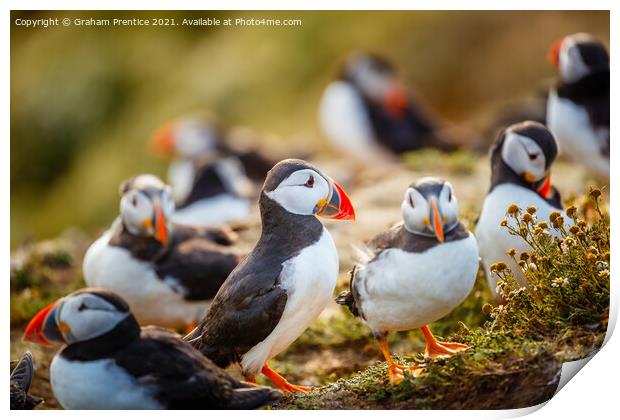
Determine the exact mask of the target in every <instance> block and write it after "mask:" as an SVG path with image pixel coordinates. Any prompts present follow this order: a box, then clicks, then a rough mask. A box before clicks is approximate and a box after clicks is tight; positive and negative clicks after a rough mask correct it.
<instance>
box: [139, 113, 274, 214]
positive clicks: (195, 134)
mask: <svg viewBox="0 0 620 420" xmlns="http://www.w3.org/2000/svg"><path fill="white" fill-rule="evenodd" d="M225 137H226V136H225V134H224V133H223V131H222V130H221V129H220V128H219V127H218V126H217V125H216V124H215V122H214V121H212V120H211V119H208V118H206V117H200V116H190V117H185V118H180V119H178V120H175V121H172V122H169V123H167V124H165V125H163V126H162V127H161V128H159V129H158V130H157V131H156V132H155V134H154V135H153V137H152V139H151V145H152V148H153V149H154V150H155V151H156V152H157V153H158V154H161V155H164V156H175V160H174V161H173V162H172V163H171V164H170V167H169V168H168V182H170V185H171V186H172V193H173V196H174V198H175V201H176V203H177V208H176V211H175V213H174V214H173V216H172V219H173V220H174V221H175V222H178V223H187V224H200V225H218V224H221V223H225V222H229V221H231V220H240V219H244V218H246V217H247V216H248V215H249V212H250V202H251V196H252V195H253V193H254V185H253V183H252V181H256V182H263V181H264V179H265V175H266V173H267V171H268V170H269V168H271V166H273V162H272V161H270V160H269V159H267V158H265V157H264V156H263V155H262V154H261V153H259V152H258V151H257V150H256V149H255V148H253V147H248V148H246V149H247V150H241V149H239V150H238V149H236V148H233V147H232V146H230V145H228V144H226V142H225Z"/></svg>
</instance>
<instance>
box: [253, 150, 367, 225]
mask: <svg viewBox="0 0 620 420" xmlns="http://www.w3.org/2000/svg"><path fill="white" fill-rule="evenodd" d="M263 194H264V195H265V196H267V197H268V198H270V199H271V200H273V201H275V202H276V203H277V204H278V205H279V206H280V207H282V208H284V209H285V210H286V211H288V212H289V213H293V214H299V215H317V216H321V217H326V218H329V219H343V220H348V219H350V220H355V210H354V209H353V205H352V204H351V200H349V197H348V196H347V194H346V193H345V192H344V190H343V189H342V188H341V187H340V185H338V184H337V183H335V182H334V181H333V180H332V179H331V178H329V177H328V176H327V175H325V174H323V172H322V171H320V170H319V169H318V168H316V167H315V166H313V165H311V164H309V163H308V162H305V161H303V160H299V159H286V160H283V161H281V162H279V163H277V164H276V165H275V166H274V167H273V168H272V169H271V170H270V171H269V172H268V173H267V177H266V178H265V184H264V185H263Z"/></svg>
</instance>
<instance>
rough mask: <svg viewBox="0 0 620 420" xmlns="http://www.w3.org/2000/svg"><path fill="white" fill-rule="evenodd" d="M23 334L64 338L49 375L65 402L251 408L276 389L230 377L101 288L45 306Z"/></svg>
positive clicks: (77, 406)
mask: <svg viewBox="0 0 620 420" xmlns="http://www.w3.org/2000/svg"><path fill="white" fill-rule="evenodd" d="M24 340H25V341H30V342H34V343H38V344H43V345H51V344H52V343H62V344H64V347H63V348H62V349H61V350H60V351H59V352H58V353H57V354H56V355H55V356H54V358H53V360H52V363H51V365H50V382H51V386H52V391H53V393H54V396H55V397H56V399H57V400H58V402H59V403H60V405H61V406H62V407H63V408H65V409H73V410H86V409H108V410H127V409H143V410H144V409H253V408H258V407H261V406H263V405H267V404H272V403H274V402H275V401H277V399H278V398H279V396H280V395H281V394H280V393H279V392H277V391H275V390H273V389H271V388H268V387H257V386H254V385H251V384H246V383H243V382H240V381H238V380H236V379H234V378H233V377H232V376H230V375H229V374H228V373H227V372H225V371H224V370H222V369H220V368H218V367H217V366H215V365H214V364H213V362H211V361H210V360H209V359H207V358H206V357H204V356H203V355H202V354H200V352H198V351H196V350H195V349H194V348H193V347H192V346H190V345H189V344H187V343H186V342H185V341H183V340H182V338H181V336H179V335H178V334H176V333H174V332H172V331H170V330H166V329H164V328H160V327H153V326H150V327H145V328H140V325H139V324H138V321H137V320H136V318H135V317H134V316H133V315H132V313H131V310H130V307H129V305H128V304H127V302H125V301H124V300H123V299H122V298H121V297H120V296H119V295H117V294H115V293H112V292H110V291H108V290H105V289H96V288H86V289H81V290H78V291H76V292H74V293H71V294H70V295H67V296H65V297H64V298H62V299H59V300H58V301H56V302H54V303H52V304H51V305H49V306H47V307H45V308H44V309H42V310H41V311H40V312H39V313H37V314H36V315H35V317H34V318H33V319H32V320H31V321H30V323H29V324H28V326H27V327H26V331H25V334H24Z"/></svg>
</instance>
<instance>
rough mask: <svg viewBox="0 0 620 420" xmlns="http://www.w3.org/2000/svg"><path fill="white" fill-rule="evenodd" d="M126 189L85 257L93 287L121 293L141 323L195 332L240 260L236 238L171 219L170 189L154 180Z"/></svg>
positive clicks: (142, 178)
mask: <svg viewBox="0 0 620 420" xmlns="http://www.w3.org/2000/svg"><path fill="white" fill-rule="evenodd" d="M121 192H122V198H121V203H120V217H118V218H117V219H116V221H115V222H114V223H113V224H112V227H111V228H110V229H108V230H107V231H106V232H105V233H104V234H103V235H102V236H101V237H100V238H99V239H97V240H96V241H95V242H94V243H93V244H92V245H91V246H90V248H88V250H87V251H86V255H85V256H84V264H83V271H84V279H85V281H86V284H87V285H88V286H91V287H104V288H106V289H109V290H111V291H113V292H115V293H118V294H119V295H121V296H122V297H123V299H125V300H126V301H127V302H129V304H130V305H131V307H132V309H133V311H134V314H135V315H136V318H137V319H138V321H139V322H140V323H141V324H155V325H160V326H165V327H170V328H178V327H181V326H186V327H187V328H188V329H189V330H191V329H193V327H194V326H195V325H196V324H195V323H196V322H197V321H199V320H200V319H202V316H203V315H204V313H205V312H206V310H207V307H208V305H209V302H210V301H211V299H213V297H214V296H215V294H216V293H217V290H218V289H219V287H220V285H221V284H222V283H223V282H224V280H225V279H226V277H228V275H229V274H230V272H231V271H232V270H233V269H234V268H235V266H236V265H237V264H238V262H239V257H238V256H237V255H236V254H235V252H234V251H233V250H232V248H231V247H230V245H232V244H233V242H234V241H235V235H234V233H233V232H232V231H230V230H228V229H227V228H225V227H223V228H206V227H192V226H185V225H177V224H174V223H171V222H169V220H168V219H169V217H170V214H171V213H172V211H173V209H174V204H173V203H172V200H171V199H170V193H169V187H168V186H166V185H165V184H164V183H163V182H161V181H160V180H159V179H158V178H156V177H154V176H152V175H140V176H137V177H135V178H132V179H130V180H128V181H126V182H124V183H123V184H122V186H121Z"/></svg>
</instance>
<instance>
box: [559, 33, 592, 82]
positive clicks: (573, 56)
mask: <svg viewBox="0 0 620 420" xmlns="http://www.w3.org/2000/svg"><path fill="white" fill-rule="evenodd" d="M579 39H581V38H580V36H578V35H575V36H571V37H566V38H564V41H563V42H562V45H561V47H560V51H559V56H558V70H559V72H560V77H562V80H564V81H565V82H568V83H571V82H576V81H577V80H579V79H581V78H582V77H585V76H587V75H588V74H589V73H590V70H589V68H588V66H587V65H586V63H584V61H583V57H581V52H580V51H579V48H578V47H577V43H578V41H579Z"/></svg>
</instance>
